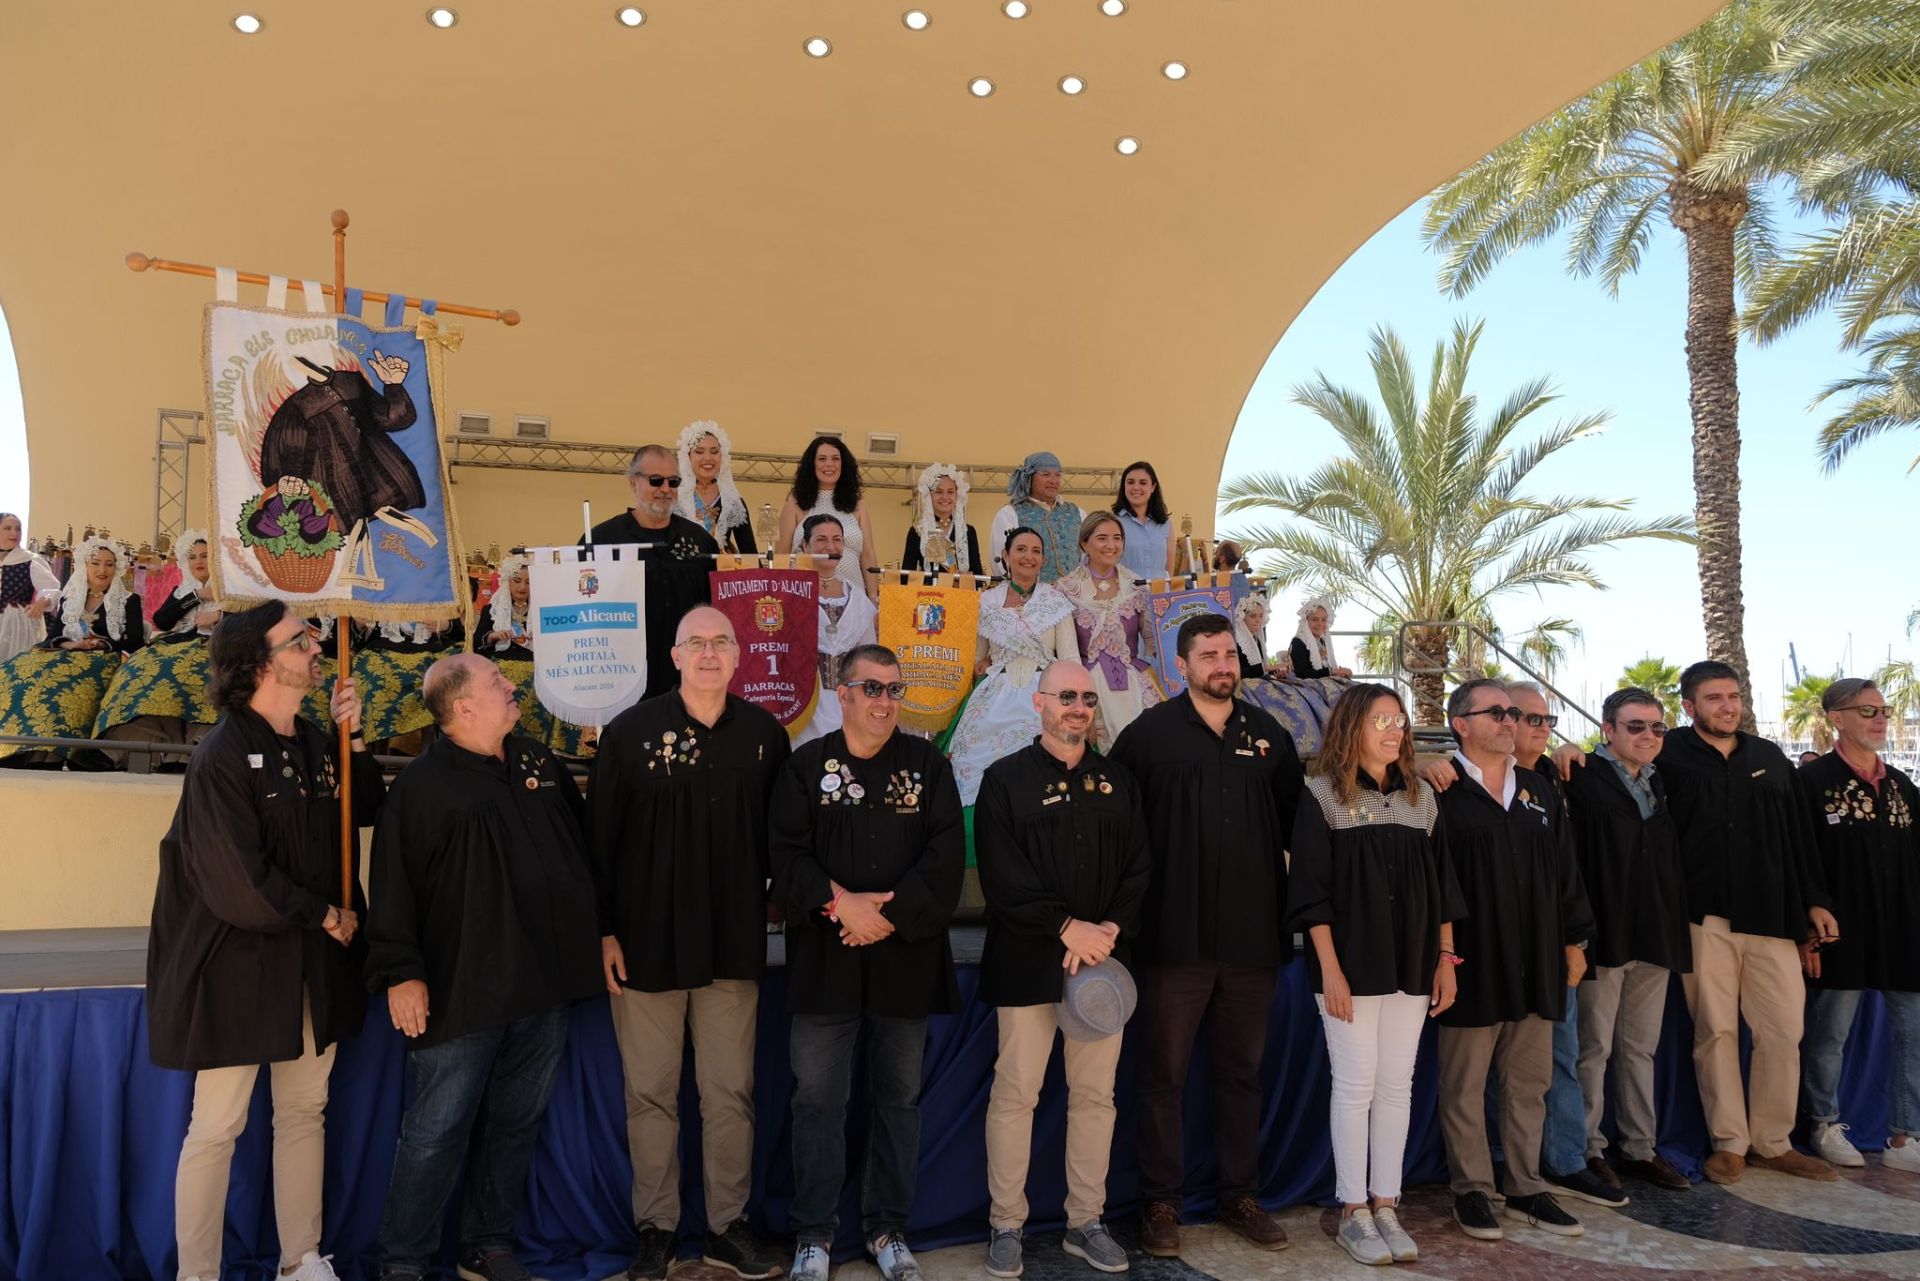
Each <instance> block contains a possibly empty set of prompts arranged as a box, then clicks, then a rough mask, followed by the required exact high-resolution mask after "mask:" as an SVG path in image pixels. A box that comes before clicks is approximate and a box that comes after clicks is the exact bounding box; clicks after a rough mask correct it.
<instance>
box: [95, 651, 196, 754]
mask: <svg viewBox="0 0 1920 1281" xmlns="http://www.w3.org/2000/svg"><path fill="white" fill-rule="evenodd" d="M136 716H177V717H179V718H180V719H181V720H183V721H186V722H188V723H189V724H193V725H211V724H213V723H214V722H215V721H217V720H219V719H220V712H219V710H218V709H217V708H215V707H214V705H213V704H212V703H210V702H208V701H207V643H206V642H205V641H182V642H180V643H179V644H174V645H149V646H147V647H146V648H145V649H140V650H136V651H134V653H133V654H131V655H130V656H129V657H128V658H127V661H126V662H124V663H122V664H121V665H120V670H119V671H118V672H117V673H115V674H114V678H113V684H112V685H110V686H109V687H108V688H107V696H106V698H105V699H104V700H102V702H101V704H100V712H99V714H98V715H97V716H95V717H94V719H93V732H92V734H91V737H93V738H101V737H104V736H105V735H106V732H107V731H108V730H110V729H112V728H113V727H114V726H116V725H125V724H126V723H127V722H128V721H130V720H132V719H134V718H135V717H136Z"/></svg>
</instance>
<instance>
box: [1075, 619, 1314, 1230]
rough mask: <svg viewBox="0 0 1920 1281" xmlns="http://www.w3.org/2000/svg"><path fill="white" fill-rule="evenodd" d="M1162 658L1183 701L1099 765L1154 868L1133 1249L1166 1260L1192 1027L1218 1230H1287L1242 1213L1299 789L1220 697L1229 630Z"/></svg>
mask: <svg viewBox="0 0 1920 1281" xmlns="http://www.w3.org/2000/svg"><path fill="white" fill-rule="evenodd" d="M1174 652H1175V660H1174V661H1175V663H1176V664H1177V665H1178V667H1179V669H1180V673H1181V675H1183V676H1184V677H1185V678H1186V681H1187V689H1186V692H1185V693H1184V694H1182V695H1180V696H1179V697H1178V698H1173V699H1169V700H1168V701H1166V702H1164V703H1161V704H1159V705H1157V706H1154V707H1150V708H1148V709H1147V710H1146V711H1145V712H1143V713H1141V714H1140V715H1139V716H1138V717H1136V718H1135V720H1134V722H1133V723H1132V724H1131V725H1129V726H1127V728H1126V729H1124V730H1122V731H1121V733H1120V738H1119V740H1118V741H1117V742H1115V743H1114V745H1113V760H1114V761H1115V762H1116V763H1118V764H1119V765H1121V766H1122V767H1124V768H1125V769H1127V770H1128V771H1129V772H1130V773H1132V775H1133V776H1134V777H1135V778H1136V779H1137V780H1139V783H1140V794H1141V804H1142V807H1143V810H1144V812H1145V814H1146V819H1147V836H1148V841H1149V849H1150V850H1151V851H1152V857H1153V877H1152V891H1151V893H1150V894H1149V895H1148V899H1147V906H1146V909H1145V919H1144V921H1143V922H1142V925H1141V930H1140V949H1139V951H1140V955H1141V957H1142V960H1143V968H1142V971H1141V976H1140V1004H1141V1017H1142V1019H1143V1021H1144V1023H1145V1026H1144V1027H1143V1028H1142V1030H1141V1031H1142V1035H1141V1040H1140V1181H1141V1185H1142V1187H1141V1191H1142V1193H1143V1195H1144V1196H1145V1198H1146V1207H1145V1209H1144V1211H1143V1213H1142V1219H1143V1228H1142V1232H1141V1246H1142V1248H1143V1249H1145V1250H1146V1252H1147V1253H1148V1254H1151V1255H1155V1256H1159V1257H1173V1256H1176V1255H1178V1254H1179V1253H1180V1201H1181V1194H1182V1191H1183V1188H1184V1185H1185V1183H1186V1172H1187V1162H1186V1150H1187V1149H1186V1141H1185V1138H1186V1136H1185V1132H1184V1130H1183V1128H1182V1122H1181V1116H1180V1099H1181V1095H1182V1094H1183V1093H1184V1092H1185V1089H1186V1083H1187V1065H1188V1063H1189V1062H1190V1061H1191V1060H1192V1058H1193V1043H1194V1039H1195V1038H1196V1037H1197V1036H1198V1035H1199V1033H1200V1024H1201V1023H1202V1022H1203V1021H1206V1022H1209V1023H1210V1030H1209V1040H1208V1046H1209V1050H1210V1057H1211V1076H1212V1081H1211V1085H1212V1087H1213V1126H1214V1143H1213V1150H1214V1151H1215V1152H1216V1153H1217V1154H1218V1157H1219V1185H1218V1187H1219V1219H1220V1222H1221V1223H1222V1224H1224V1225H1225V1226H1227V1227H1230V1228H1232V1229H1233V1230H1234V1231H1236V1232H1238V1233H1239V1234H1240V1235H1241V1236H1243V1237H1245V1238H1246V1239H1247V1240H1249V1241H1250V1242H1252V1243H1253V1244H1254V1245H1256V1246H1258V1247H1260V1248H1261V1249H1263V1250H1279V1249H1282V1248H1284V1247H1285V1246H1286V1244H1287V1234H1286V1231H1285V1230H1284V1229H1283V1228H1282V1227H1281V1226H1280V1224H1279V1222H1278V1221H1277V1220H1275V1219H1274V1217H1273V1216H1272V1215H1270V1214H1268V1213H1267V1211H1266V1209H1265V1208H1264V1207H1262V1206H1261V1204H1260V1202H1259V1201H1258V1200H1257V1199H1256V1198H1255V1194H1256V1193H1257V1192H1258V1191H1259V1188H1260V1102H1261V1094H1260V1060H1261V1057H1262V1056H1263V1055H1264V1054H1265V1053H1266V1048H1267V1025H1268V1020H1269V1018H1270V1017H1271V1014H1272V1008H1273V993H1274V988H1275V985H1276V983H1277V981H1278V978H1279V968H1280V966H1282V965H1285V964H1286V963H1287V962H1288V961H1290V960H1292V959H1293V936H1292V932H1291V931H1290V930H1288V929H1287V928H1286V927H1285V922H1286V920H1287V867H1286V845H1287V840H1288V838H1289V837H1290V836H1291V835H1292V833H1293V812H1294V807H1295V806H1296V805H1298V804H1299V801H1300V792H1301V789H1302V787H1303V786H1304V784H1305V778H1304V776H1303V774H1302V772H1301V768H1300V757H1299V755H1298V754H1297V753H1296V752H1295V751H1294V747H1293V738H1292V736H1291V735H1289V734H1288V733H1287V731H1286V730H1284V729H1282V728H1281V726H1280V722H1278V721H1276V720H1274V718H1273V717H1272V716H1270V715H1268V714H1267V713H1266V712H1264V711H1262V710H1261V709H1260V708H1258V707H1255V706H1254V705H1253V704H1251V703H1247V702H1243V701H1241V700H1239V699H1236V698H1235V697H1234V690H1235V689H1236V688H1237V687H1238V685H1239V683H1240V647H1239V645H1238V644H1237V643H1236V642H1235V641H1234V638H1233V623H1232V622H1231V621H1230V620H1229V619H1227V618H1225V617H1223V616H1222V615H1219V614H1201V615H1198V616H1197V617H1194V618H1189V619H1188V620H1187V621H1186V622H1184V623H1182V624H1180V631H1179V633H1178V636H1177V639H1176V641H1175V651H1174Z"/></svg>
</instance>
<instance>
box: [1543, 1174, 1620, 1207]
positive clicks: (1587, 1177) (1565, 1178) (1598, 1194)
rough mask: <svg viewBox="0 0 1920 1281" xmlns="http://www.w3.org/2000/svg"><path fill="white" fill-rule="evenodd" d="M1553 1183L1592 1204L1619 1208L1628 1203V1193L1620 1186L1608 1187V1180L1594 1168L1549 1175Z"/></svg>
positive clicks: (1568, 1193)
mask: <svg viewBox="0 0 1920 1281" xmlns="http://www.w3.org/2000/svg"><path fill="white" fill-rule="evenodd" d="M1547 1182H1548V1183H1551V1184H1552V1185H1553V1186H1554V1187H1556V1188H1558V1189H1559V1190H1560V1191H1562V1192H1564V1193H1566V1194H1567V1195H1568V1196H1573V1197H1579V1198H1580V1199H1581V1200H1582V1201H1585V1202H1587V1203H1589V1204H1591V1205H1604V1206H1606V1207H1608V1208H1609V1209H1613V1210H1617V1209H1619V1208H1620V1207H1621V1206H1623V1205H1625V1204H1626V1203H1627V1194H1626V1193H1624V1192H1622V1191H1621V1190H1620V1189H1619V1188H1614V1187H1608V1186H1607V1181H1606V1180H1605V1179H1603V1178H1601V1177H1600V1176H1599V1175H1597V1174H1595V1173H1594V1172H1593V1171H1592V1170H1584V1169H1582V1170H1575V1171H1574V1172H1573V1173H1572V1174H1566V1175H1559V1176H1555V1175H1551V1174H1550V1175H1548V1176H1547Z"/></svg>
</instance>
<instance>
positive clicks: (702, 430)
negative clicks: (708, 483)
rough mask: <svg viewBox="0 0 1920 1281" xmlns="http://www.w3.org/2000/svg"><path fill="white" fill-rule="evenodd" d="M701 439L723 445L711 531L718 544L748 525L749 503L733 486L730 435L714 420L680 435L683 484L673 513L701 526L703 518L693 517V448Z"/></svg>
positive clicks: (674, 502)
mask: <svg viewBox="0 0 1920 1281" xmlns="http://www.w3.org/2000/svg"><path fill="white" fill-rule="evenodd" d="M702 436H711V437H713V438H714V440H715V441H717V442H718V443H719V445H720V474H719V475H718V476H716V477H714V481H715V482H716V483H717V484H718V485H719V486H720V514H719V516H718V517H717V518H716V519H715V521H714V524H713V529H712V531H711V532H712V534H713V537H714V540H715V541H716V542H717V541H720V539H721V536H722V535H724V534H725V533H726V532H727V531H728V530H729V529H732V528H733V527H734V526H735V525H744V524H746V523H747V500H746V499H744V498H742V497H740V487H739V486H738V485H736V484H734V483H733V442H732V441H731V440H728V439H727V433H726V432H724V431H722V430H721V429H720V424H719V423H716V422H714V421H712V420H711V419H702V420H701V421H699V422H697V423H688V424H687V426H686V429H685V430H683V431H682V432H681V433H680V445H679V452H680V477H681V482H680V492H679V493H678V494H677V495H676V496H675V497H674V500H673V510H674V511H675V512H677V513H678V514H680V515H682V516H685V517H686V518H687V519H688V520H690V521H692V522H694V523H695V524H696V525H697V524H699V523H700V518H699V517H698V516H697V515H695V514H694V513H695V511H696V508H695V507H694V492H693V489H694V483H693V447H694V446H695V445H697V444H699V443H700V438H701V437H702Z"/></svg>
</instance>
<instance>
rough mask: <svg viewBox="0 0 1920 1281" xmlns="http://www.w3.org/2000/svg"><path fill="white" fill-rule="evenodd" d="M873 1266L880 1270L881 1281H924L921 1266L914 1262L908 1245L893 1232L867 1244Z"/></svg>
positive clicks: (885, 1233) (883, 1233)
mask: <svg viewBox="0 0 1920 1281" xmlns="http://www.w3.org/2000/svg"><path fill="white" fill-rule="evenodd" d="M867 1249H868V1251H869V1252H870V1253H872V1255H873V1265H874V1266H875V1267H876V1268H878V1269H880V1281H923V1278H922V1276H921V1273H920V1265H919V1264H918V1263H917V1262H915V1261H914V1257H913V1251H911V1250H909V1249H907V1243H906V1242H905V1241H902V1240H901V1239H900V1238H899V1237H897V1236H895V1235H894V1234H893V1233H891V1232H882V1233H881V1234H880V1235H879V1236H877V1237H875V1238H874V1239H873V1240H871V1241H869V1242H867Z"/></svg>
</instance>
